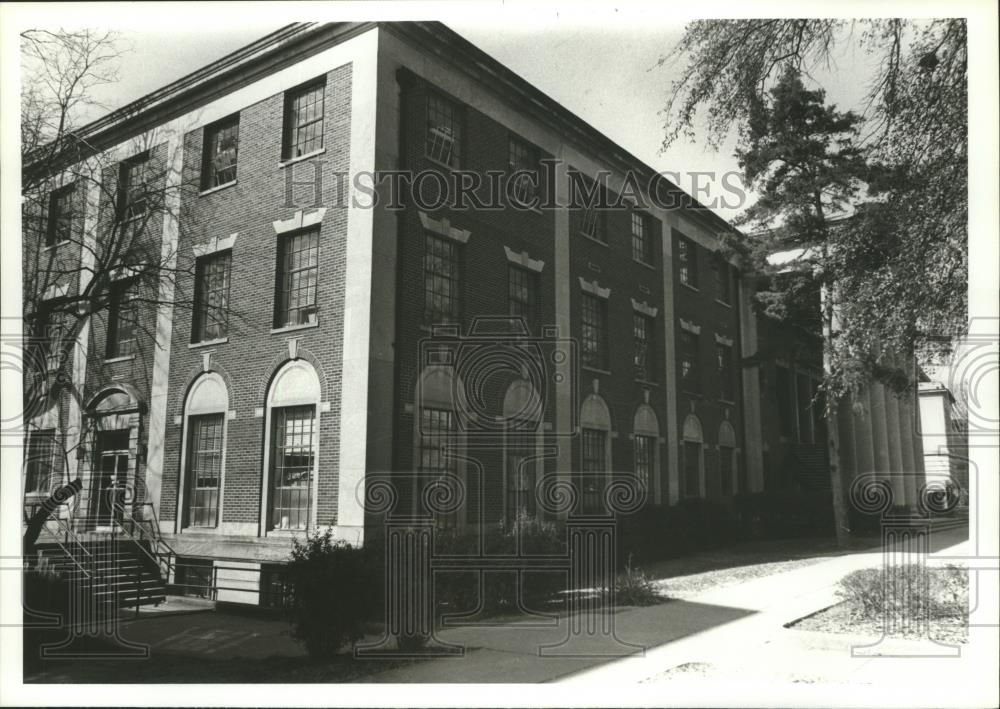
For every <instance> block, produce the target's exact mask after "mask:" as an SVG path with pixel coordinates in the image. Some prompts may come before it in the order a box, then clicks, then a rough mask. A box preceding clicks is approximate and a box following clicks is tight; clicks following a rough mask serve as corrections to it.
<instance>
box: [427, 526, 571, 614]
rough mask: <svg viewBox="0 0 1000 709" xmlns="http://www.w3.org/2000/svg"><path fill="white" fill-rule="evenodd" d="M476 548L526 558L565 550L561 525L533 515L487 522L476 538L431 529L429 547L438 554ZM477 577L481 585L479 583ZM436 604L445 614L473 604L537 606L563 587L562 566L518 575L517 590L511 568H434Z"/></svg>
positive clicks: (486, 608)
mask: <svg viewBox="0 0 1000 709" xmlns="http://www.w3.org/2000/svg"><path fill="white" fill-rule="evenodd" d="M480 548H482V551H483V553H485V554H486V555H488V556H512V557H531V556H541V555H546V556H548V555H553V556H564V555H565V554H566V534H565V530H564V529H563V528H562V527H561V526H559V525H557V524H555V523H554V522H548V521H545V520H542V519H538V518H536V517H530V516H526V515H525V516H519V517H518V518H517V519H516V520H514V522H513V523H510V524H507V523H505V522H501V523H499V524H496V525H492V526H490V527H487V528H486V529H485V530H484V534H483V537H482V540H481V547H480V539H478V536H477V535H476V534H475V533H471V534H470V533H466V534H459V533H458V532H455V531H454V530H450V529H445V530H440V531H438V532H435V541H434V550H435V554H436V555H438V556H463V555H470V556H478V555H479V553H480ZM480 578H482V584H480ZM434 583H435V586H434V589H435V601H436V603H437V605H438V609H439V610H442V611H446V612H449V613H455V612H471V611H473V610H476V609H477V608H479V609H480V610H481V611H484V612H487V613H494V612H497V611H501V610H506V609H513V608H516V607H517V600H518V596H519V595H520V599H521V602H522V604H524V605H527V606H529V607H532V606H536V607H537V606H538V605H539V604H542V603H545V602H547V601H549V600H550V599H552V598H553V597H555V595H556V594H557V593H558V592H559V591H563V590H565V588H566V572H565V571H564V570H553V571H547V570H544V569H542V570H538V569H535V570H531V571H527V572H524V573H523V574H521V588H520V594H519V593H518V589H517V574H516V572H515V571H513V570H511V571H488V572H486V573H484V574H482V575H480V573H479V572H478V571H462V570H454V571H439V572H436V573H435V577H434Z"/></svg>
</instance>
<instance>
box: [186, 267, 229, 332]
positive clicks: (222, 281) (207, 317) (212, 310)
mask: <svg viewBox="0 0 1000 709" xmlns="http://www.w3.org/2000/svg"><path fill="white" fill-rule="evenodd" d="M231 262H232V252H230V251H222V252H220V253H217V254H211V255H210V256H205V257H202V258H200V259H198V263H197V267H196V273H195V279H196V281H195V292H194V337H193V338H192V341H193V342H205V341H206V340H218V339H220V338H223V337H225V336H226V335H227V334H228V332H229V315H228V313H229V268H230V264H231Z"/></svg>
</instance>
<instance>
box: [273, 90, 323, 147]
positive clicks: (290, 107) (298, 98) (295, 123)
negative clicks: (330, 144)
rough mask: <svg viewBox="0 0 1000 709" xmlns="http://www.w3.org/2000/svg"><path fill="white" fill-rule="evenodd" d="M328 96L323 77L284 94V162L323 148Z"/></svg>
mask: <svg viewBox="0 0 1000 709" xmlns="http://www.w3.org/2000/svg"><path fill="white" fill-rule="evenodd" d="M325 92H326V79H325V77H324V78H323V79H320V80H318V81H313V82H310V83H309V84H306V85H305V86H300V87H299V88H296V89H292V90H291V91H288V92H287V93H286V94H285V120H284V130H283V136H282V143H281V145H282V147H281V159H282V160H292V159H294V158H298V157H302V156H303V155H308V154H309V153H314V152H316V151H318V150H321V149H322V148H323V113H324V103H325V99H324V94H325Z"/></svg>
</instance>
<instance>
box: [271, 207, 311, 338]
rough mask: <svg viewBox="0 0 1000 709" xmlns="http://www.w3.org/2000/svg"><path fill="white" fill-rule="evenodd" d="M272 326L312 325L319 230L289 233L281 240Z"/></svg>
mask: <svg viewBox="0 0 1000 709" xmlns="http://www.w3.org/2000/svg"><path fill="white" fill-rule="evenodd" d="M279 258H280V268H281V271H280V273H279V278H278V298H277V309H276V313H275V318H274V326H275V327H290V326H293V325H308V324H311V323H314V322H316V314H317V307H316V283H317V279H318V278H319V228H318V227H317V228H315V229H309V230H307V231H301V232H297V233H295V234H289V235H288V236H286V237H284V238H283V239H282V240H281V249H280V256H279Z"/></svg>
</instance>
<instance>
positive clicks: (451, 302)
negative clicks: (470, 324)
mask: <svg viewBox="0 0 1000 709" xmlns="http://www.w3.org/2000/svg"><path fill="white" fill-rule="evenodd" d="M460 294H461V279H460V274H459V263H458V245H457V244H455V242H453V241H451V240H449V239H442V238H439V237H437V236H433V235H431V234H425V235H424V323H425V324H427V325H431V324H434V323H444V322H456V321H457V320H458V319H459V302H460V301H459V298H460Z"/></svg>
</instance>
